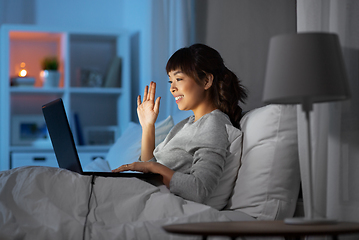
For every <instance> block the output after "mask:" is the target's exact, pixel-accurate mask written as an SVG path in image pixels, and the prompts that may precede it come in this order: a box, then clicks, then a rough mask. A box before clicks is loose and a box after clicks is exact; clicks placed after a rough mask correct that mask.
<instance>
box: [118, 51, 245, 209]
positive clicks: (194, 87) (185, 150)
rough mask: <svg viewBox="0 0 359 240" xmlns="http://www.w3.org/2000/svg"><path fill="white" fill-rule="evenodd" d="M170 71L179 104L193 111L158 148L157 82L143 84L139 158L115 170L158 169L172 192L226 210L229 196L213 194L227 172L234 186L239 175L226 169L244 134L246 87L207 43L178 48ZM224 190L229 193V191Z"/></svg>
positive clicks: (138, 100) (170, 65)
mask: <svg viewBox="0 0 359 240" xmlns="http://www.w3.org/2000/svg"><path fill="white" fill-rule="evenodd" d="M166 71H167V74H168V76H169V83H170V91H171V93H172V95H173V96H174V98H175V101H176V103H177V104H178V108H179V109H180V110H192V111H193V113H194V115H193V116H191V117H189V118H187V119H185V120H183V121H182V122H180V123H178V124H177V125H176V126H174V127H173V129H172V130H171V131H170V133H169V134H168V135H167V137H166V139H165V140H164V141H163V142H162V143H160V144H159V145H158V146H157V147H156V148H155V122H156V119H157V116H158V113H159V106H160V97H157V98H156V96H155V95H156V83H154V82H151V83H150V85H149V86H146V87H145V91H144V95H143V98H142V100H141V96H138V99H137V105H138V107H137V114H138V117H139V120H140V124H141V127H142V141H141V157H140V159H139V161H138V162H134V163H132V164H126V165H123V166H120V167H119V168H117V169H115V170H113V171H115V172H117V171H118V172H121V171H128V170H132V171H140V172H153V173H158V174H160V175H162V179H163V183H164V184H165V185H166V186H167V187H168V189H169V190H170V192H172V193H174V194H176V195H179V196H180V197H183V198H184V199H187V200H192V201H195V202H199V203H205V204H208V205H210V206H212V207H214V208H216V209H222V208H223V207H224V206H225V205H226V204H227V200H228V198H227V199H226V197H224V200H221V201H220V202H219V201H212V199H214V196H216V189H217V190H218V189H221V187H222V186H219V184H220V183H221V182H223V181H222V179H223V177H226V179H229V180H228V181H227V183H228V184H230V185H231V184H234V181H235V179H236V174H229V175H231V176H228V174H224V171H225V169H228V166H229V165H231V164H233V161H231V160H229V156H230V155H231V154H232V153H231V152H229V149H230V146H231V144H232V142H233V141H234V139H237V138H238V137H239V136H241V131H240V130H239V129H238V128H235V127H239V120H240V117H241V114H242V109H241V107H240V106H239V105H238V103H239V102H240V101H241V102H243V101H244V99H245V98H246V97H247V94H246V91H245V88H244V87H243V86H242V85H241V84H240V82H239V80H238V78H237V76H236V75H235V74H234V73H233V72H232V71H230V70H229V69H228V68H227V67H226V66H225V65H224V63H223V59H222V57H221V56H220V54H219V53H218V52H217V51H216V50H214V49H213V48H211V47H208V46H206V45H203V44H195V45H192V46H190V47H188V48H182V49H180V50H178V51H177V52H175V53H174V54H173V55H172V57H171V58H170V59H169V61H168V63H167V66H166ZM233 126H235V127H233ZM234 135H235V137H234V138H233V136H234ZM230 136H232V137H230ZM236 162H237V161H236ZM238 164H239V162H238ZM238 164H237V167H239V165H238ZM221 195H222V196H224V195H225V196H228V197H229V195H230V191H229V192H228V193H226V194H221Z"/></svg>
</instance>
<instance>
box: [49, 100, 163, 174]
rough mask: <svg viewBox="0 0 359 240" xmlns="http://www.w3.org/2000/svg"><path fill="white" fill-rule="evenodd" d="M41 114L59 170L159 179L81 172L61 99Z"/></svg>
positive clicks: (85, 172) (84, 172)
mask: <svg viewBox="0 0 359 240" xmlns="http://www.w3.org/2000/svg"><path fill="white" fill-rule="evenodd" d="M42 113H43V115H44V118H45V122H46V125H47V129H48V131H49V134H50V139H51V142H52V146H53V149H54V152H55V155H56V159H57V163H58V164H59V167H60V168H64V169H67V170H70V171H73V172H77V173H79V174H81V175H92V176H93V175H94V176H102V177H136V178H141V179H154V178H158V177H160V175H159V174H153V173H141V172H87V171H83V169H82V166H81V162H80V158H79V156H78V153H77V148H76V145H75V141H74V138H73V135H72V131H71V128H70V125H69V122H68V120H67V115H66V111H65V107H64V104H63V102H62V99H61V98H59V99H56V100H54V101H52V102H49V103H47V104H45V105H43V106H42Z"/></svg>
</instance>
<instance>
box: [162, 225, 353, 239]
mask: <svg viewBox="0 0 359 240" xmlns="http://www.w3.org/2000/svg"><path fill="white" fill-rule="evenodd" d="M163 229H164V230H165V231H167V232H168V233H175V234H182V235H201V236H202V239H204V240H205V239H207V237H208V236H227V237H231V238H232V239H236V238H237V237H274V236H276V237H285V238H294V239H300V237H304V236H331V237H332V239H333V240H337V239H338V235H341V234H354V233H359V223H352V222H338V223H336V224H320V225H290V224H285V223H284V222H283V221H243V222H242V221H239V222H202V223H187V224H172V225H167V226H163Z"/></svg>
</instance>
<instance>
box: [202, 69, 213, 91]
mask: <svg viewBox="0 0 359 240" xmlns="http://www.w3.org/2000/svg"><path fill="white" fill-rule="evenodd" d="M212 84H213V74H210V73H207V74H206V81H205V85H204V89H205V90H208V89H209V88H210V87H212Z"/></svg>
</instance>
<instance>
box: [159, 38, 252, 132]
mask: <svg viewBox="0 0 359 240" xmlns="http://www.w3.org/2000/svg"><path fill="white" fill-rule="evenodd" d="M173 70H181V71H182V72H184V73H185V74H186V75H188V76H190V77H192V78H193V79H194V80H195V81H196V82H197V83H198V84H199V85H203V81H205V79H206V76H207V74H212V75H213V83H212V86H211V87H210V88H209V91H210V97H211V99H213V103H214V104H215V106H216V107H217V108H218V109H220V110H221V111H222V112H224V113H226V114H227V115H228V116H229V118H230V120H231V122H232V124H233V126H235V127H237V128H239V120H240V119H241V116H242V108H241V107H240V106H239V105H238V103H239V101H241V102H242V103H244V101H245V99H246V98H247V91H246V89H245V88H244V87H243V85H242V84H241V83H240V81H239V79H238V77H237V76H236V75H235V74H234V73H233V72H232V71H231V70H229V69H228V68H227V67H226V66H225V65H224V62H223V59H222V57H221V55H220V54H219V53H218V52H217V51H216V50H215V49H213V48H211V47H209V46H207V45H204V44H194V45H192V46H190V47H186V48H181V49H179V50H177V51H176V52H175V53H174V54H173V55H172V56H171V58H170V59H169V60H168V62H167V65H166V71H167V73H169V72H170V71H173Z"/></svg>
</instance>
